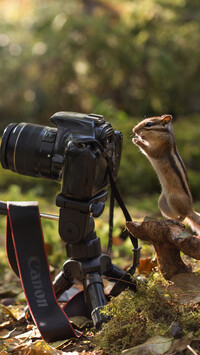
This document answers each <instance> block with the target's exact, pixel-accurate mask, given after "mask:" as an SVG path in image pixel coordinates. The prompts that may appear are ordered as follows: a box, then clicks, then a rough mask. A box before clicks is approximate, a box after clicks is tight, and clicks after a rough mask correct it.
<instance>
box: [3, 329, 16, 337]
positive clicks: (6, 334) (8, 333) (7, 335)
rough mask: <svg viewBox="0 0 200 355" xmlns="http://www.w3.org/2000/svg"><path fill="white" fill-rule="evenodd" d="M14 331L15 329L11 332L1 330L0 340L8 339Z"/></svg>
mask: <svg viewBox="0 0 200 355" xmlns="http://www.w3.org/2000/svg"><path fill="white" fill-rule="evenodd" d="M14 331H15V329H13V330H7V329H2V330H0V339H6V338H10V335H11V334H12V333H13V332H14Z"/></svg>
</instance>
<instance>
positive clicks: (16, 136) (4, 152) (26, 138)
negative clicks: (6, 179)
mask: <svg viewBox="0 0 200 355" xmlns="http://www.w3.org/2000/svg"><path fill="white" fill-rule="evenodd" d="M56 135H57V129H56V128H51V127H44V126H41V125H36V124H28V123H19V124H17V123H11V124H10V125H9V126H8V127H7V128H6V129H5V131H4V134H3V137H2V142H1V164H2V166H3V167H4V168H5V169H10V170H12V171H15V172H17V173H19V174H24V175H29V176H34V177H46V178H50V179H57V178H58V177H59V176H58V175H59V174H58V175H57V176H55V174H54V176H52V169H51V165H52V155H53V151H54V143H55V139H56Z"/></svg>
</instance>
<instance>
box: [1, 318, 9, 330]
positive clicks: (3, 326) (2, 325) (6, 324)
mask: <svg viewBox="0 0 200 355" xmlns="http://www.w3.org/2000/svg"><path fill="white" fill-rule="evenodd" d="M10 324H11V322H10V320H9V321H7V322H4V323H1V324H0V329H3V328H6V327H7V326H8V325H10Z"/></svg>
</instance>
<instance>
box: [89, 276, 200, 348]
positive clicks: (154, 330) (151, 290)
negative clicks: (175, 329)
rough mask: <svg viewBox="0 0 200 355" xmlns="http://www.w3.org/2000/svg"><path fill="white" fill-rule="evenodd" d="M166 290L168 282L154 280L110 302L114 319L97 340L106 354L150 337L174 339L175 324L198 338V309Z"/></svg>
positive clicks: (184, 331)
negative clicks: (169, 337)
mask: <svg viewBox="0 0 200 355" xmlns="http://www.w3.org/2000/svg"><path fill="white" fill-rule="evenodd" d="M156 275H157V274H156ZM167 286H168V284H167V282H163V281H162V280H161V279H160V278H159V280H158V279H157V277H155V278H152V279H151V280H150V281H149V283H148V284H147V285H146V284H144V283H143V284H139V285H138V289H137V292H136V293H133V292H131V291H129V290H127V291H124V292H123V293H122V294H121V295H119V296H118V297H117V298H113V299H112V300H111V302H110V303H109V305H108V307H107V309H106V311H105V312H106V313H107V314H108V315H110V316H111V317H112V318H111V320H110V321H109V323H106V324H104V325H103V328H102V330H101V331H100V332H99V333H98V334H97V335H96V338H95V341H96V345H97V346H98V347H99V348H100V349H102V350H103V353H104V354H108V353H109V354H119V353H121V351H122V350H124V349H126V348H130V347H134V346H137V345H139V344H142V343H144V342H145V341H146V340H147V339H148V338H149V337H151V336H155V335H161V336H172V334H171V325H172V323H173V322H178V323H179V325H180V328H181V331H182V333H183V334H187V333H188V332H193V333H194V335H196V336H197V335H198V333H199V328H200V311H199V309H198V307H196V306H192V305H183V304H180V303H179V302H178V300H177V299H176V298H175V297H172V296H170V295H169V294H168V291H167ZM108 349H109V350H108Z"/></svg>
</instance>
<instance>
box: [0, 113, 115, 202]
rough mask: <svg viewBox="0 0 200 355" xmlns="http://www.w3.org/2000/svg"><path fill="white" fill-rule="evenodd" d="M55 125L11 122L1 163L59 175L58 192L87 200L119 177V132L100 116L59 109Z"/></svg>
mask: <svg viewBox="0 0 200 355" xmlns="http://www.w3.org/2000/svg"><path fill="white" fill-rule="evenodd" d="M51 121H52V122H53V123H54V125H55V126H56V127H55V128H54V127H47V126H41V125H36V124H30V123H19V124H18V123H11V124H10V125H8V127H7V128H6V129H5V131H4V133H3V137H2V142H1V164H2V166H3V167H4V168H5V169H10V170H12V171H14V172H18V173H20V174H23V175H28V176H33V177H43V178H48V179H52V180H58V181H60V180H62V194H63V195H65V196H67V197H69V198H72V199H77V200H87V199H90V198H91V197H93V196H95V195H97V194H98V193H99V192H101V191H102V190H104V189H105V188H106V187H108V186H109V174H108V161H109V165H110V168H111V172H112V175H113V178H114V180H115V179H116V178H117V174H118V170H119V165H120V159H121V151H122V134H121V132H119V131H115V130H114V129H113V128H112V126H111V124H110V123H107V122H105V120H104V118H103V116H101V115H96V114H88V115H87V114H82V113H74V112H57V113H55V114H54V115H53V116H52V117H51Z"/></svg>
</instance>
